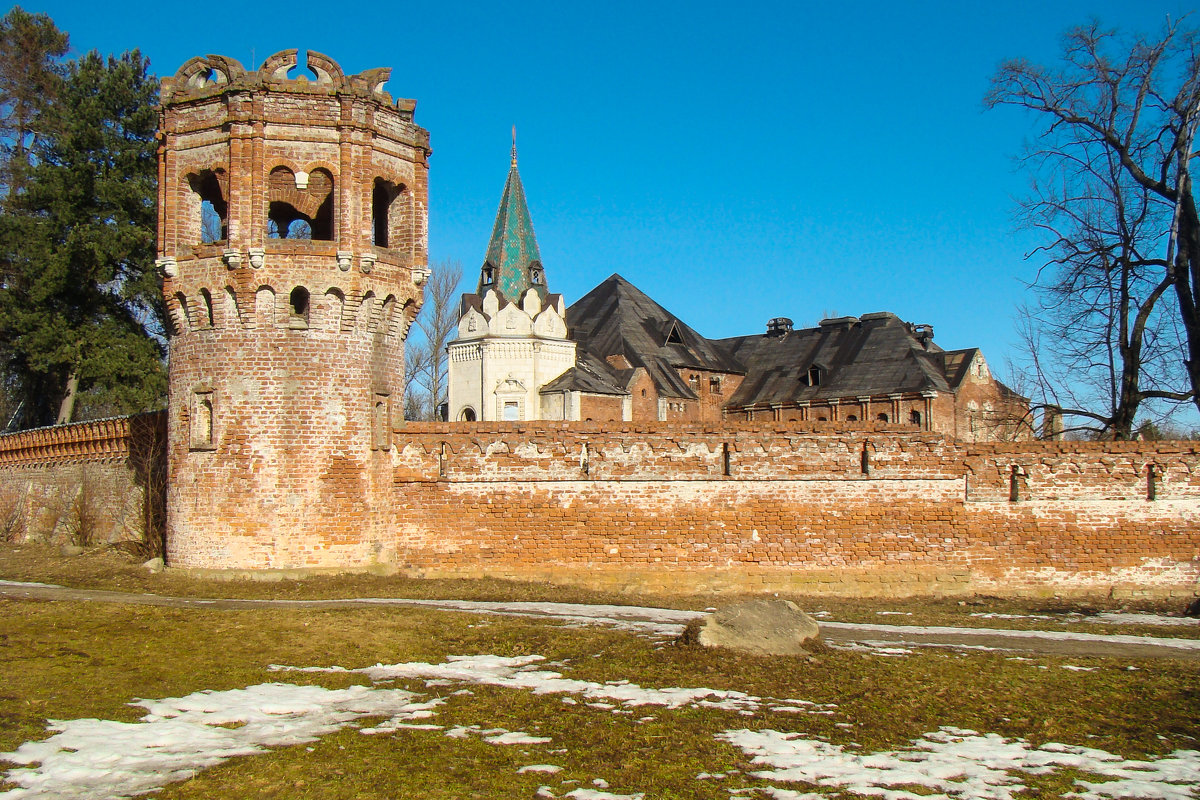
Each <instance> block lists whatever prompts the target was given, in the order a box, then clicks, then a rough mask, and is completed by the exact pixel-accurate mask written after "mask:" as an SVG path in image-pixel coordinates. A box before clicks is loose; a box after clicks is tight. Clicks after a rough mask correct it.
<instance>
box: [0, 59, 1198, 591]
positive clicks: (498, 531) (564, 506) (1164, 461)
mask: <svg viewBox="0 0 1200 800" xmlns="http://www.w3.org/2000/svg"><path fill="white" fill-rule="evenodd" d="M297 61H298V56H297V53H296V51H294V50H289V51H284V52H282V53H278V54H276V55H274V56H272V57H271V58H269V59H267V60H266V62H265V63H264V64H263V65H262V66H261V67H259V68H258V69H256V70H246V69H244V68H243V67H242V66H241V65H239V64H238V63H237V62H235V61H233V60H231V59H226V58H221V57H218V56H209V57H207V58H198V59H193V60H192V61H189V62H188V63H187V64H185V65H184V66H183V67H182V68H181V69H180V70H179V72H178V73H177V74H176V75H175V76H173V77H171V78H168V79H166V80H165V81H164V82H163V87H162V93H161V97H162V118H161V125H162V135H161V148H160V151H159V152H160V161H159V166H160V171H159V191H160V196H159V202H160V216H159V231H158V241H159V248H160V252H159V265H160V267H161V269H162V271H163V274H164V282H163V291H164V297H165V300H166V302H167V305H168V308H169V310H170V316H171V322H172V329H171V331H170V366H169V374H170V396H169V405H168V408H167V410H166V411H165V412H162V414H150V415H145V416H143V417H135V418H128V419H122V420H104V421H95V422H85V423H79V424H77V425H68V426H56V427H51V428H46V429H40V430H35V431H24V432H21V433H17V434H12V435H8V436H0V522H3V525H4V531H5V533H6V535H7V536H8V537H9V538H10V539H14V538H15V540H16V541H30V540H37V539H39V538H43V539H49V540H51V541H54V540H55V539H56V538H57V539H58V540H59V541H61V540H62V538H63V537H65V536H68V535H71V536H75V535H77V534H78V531H80V530H82V529H83V527H84V521H85V520H87V521H88V522H87V525H88V526H89V527H90V532H89V534H88V536H89V537H91V541H93V542H94V543H100V542H104V541H119V540H121V539H122V538H127V537H130V536H133V537H139V536H142V537H147V538H150V536H151V532H152V526H153V525H154V521H155V520H158V519H161V517H162V514H161V510H162V508H163V504H164V503H165V508H166V519H167V523H166V559H167V563H168V565H170V566H172V567H174V568H186V569H189V570H196V571H200V572H202V573H203V572H204V571H207V570H215V571H220V572H230V571H232V572H235V573H237V572H240V571H242V570H245V571H248V572H254V573H262V572H264V571H276V572H282V573H284V574H288V575H302V574H311V573H312V572H313V571H320V570H330V571H344V570H348V569H351V570H366V569H375V570H383V571H391V572H403V573H405V574H409V575H415V576H429V577H436V576H458V577H478V576H492V577H502V578H515V579H536V580H545V581H553V582H559V583H579V584H585V585H590V586H596V587H603V588H607V589H614V590H628V591H640V590H646V589H653V590H666V591H688V590H698V591H719V590H736V591H756V592H762V591H797V592H813V593H831V594H869V595H881V594H883V595H905V594H918V593H920V594H965V593H971V592H978V591H986V592H990V593H1007V594H1046V593H1052V592H1055V593H1057V592H1075V593H1080V594H1104V595H1109V594H1111V595H1120V596H1137V595H1154V596H1175V597H1181V596H1191V595H1193V594H1195V592H1196V586H1197V581H1198V580H1200V446H1198V445H1197V443H1195V442H1087V443H1080V442H1056V441H1049V442H1042V441H1037V442H1035V441H1018V442H1007V441H1004V442H1000V441H967V440H969V439H971V438H972V435H974V438H976V439H981V438H986V436H984V435H981V433H980V431H978V430H976V431H972V430H971V429H970V428H969V427H967V426H968V423H969V422H970V419H971V418H970V416H969V415H968V414H966V412H969V411H970V410H971V406H970V403H971V401H975V402H976V404H977V408H983V409H986V405H985V404H986V403H987V402H989V401H990V402H993V404H995V403H996V402H999V401H1001V400H1003V399H1004V396H1003V395H1001V394H998V393H997V391H998V390H997V388H996V387H997V386H998V384H996V383H995V382H994V380H993V379H991V377H990V375H989V374H988V373H987V369H986V364H985V363H984V362H983V361H982V359H981V358H980V357H979V355H978V353H977V352H975V351H960V352H955V353H946V352H943V351H941V350H940V349H939V348H937V347H936V346H935V345H934V344H933V342H932V341H931V331H928V330H927V329H924V328H920V327H913V326H909V325H906V324H904V323H902V322H901V321H900V320H898V319H896V318H895V317H893V316H891V315H889V314H874V315H864V316H863V317H860V318H859V319H857V320H854V319H841V320H829V321H827V322H826V323H825V324H823V325H821V326H819V327H818V328H815V329H812V330H807V331H798V330H791V329H789V327H788V325H787V323H786V322H784V321H776V322H775V323H774V324H773V325H772V327H771V329H770V330H769V331H768V332H767V333H766V334H763V335H755V336H747V337H739V338H735V339H727V340H720V341H711V340H707V339H705V338H703V337H701V336H700V335H699V334H697V333H696V332H695V331H693V330H692V329H691V328H690V327H688V326H687V325H685V324H684V323H683V322H682V321H681V320H679V319H678V318H677V317H674V316H673V315H671V314H669V313H668V312H666V311H665V310H663V309H662V308H661V307H660V306H659V305H658V304H656V303H654V301H652V300H650V298H648V297H646V296H645V295H644V294H642V293H641V292H639V291H637V290H636V289H635V288H634V287H633V286H632V285H631V284H629V283H628V282H627V281H625V280H624V279H622V278H620V277H618V276H614V277H613V278H610V279H609V280H607V281H605V282H604V283H602V284H601V285H600V286H599V287H597V289H596V290H594V291H592V292H590V293H589V294H588V295H586V296H585V297H584V298H582V299H581V300H579V301H578V302H576V303H575V304H574V305H572V306H571V307H570V308H567V307H566V306H565V304H564V302H563V299H562V298H561V297H558V296H556V295H554V294H551V293H550V292H549V290H548V288H547V282H546V271H545V269H544V268H543V266H542V263H541V259H540V257H539V255H538V250H537V242H536V240H535V239H534V237H533V228H532V225H531V224H530V222H529V214H528V208H527V207H526V205H525V200H524V194H523V191H522V188H521V185H520V178H519V176H518V174H517V171H516V165H515V163H514V165H513V167H512V169H511V171H510V174H509V182H508V186H507V188H506V189H505V200H504V202H503V203H502V205H501V213H500V214H499V215H498V218H497V222H496V230H495V231H494V232H493V236H492V241H491V243H490V245H489V248H488V253H487V257H486V258H485V263H484V270H483V272H482V274H481V281H480V286H479V291H478V292H477V293H476V294H475V296H474V297H470V296H469V297H468V298H467V299H466V301H465V302H464V314H463V319H462V321H461V324H460V327H459V339H458V340H457V341H456V342H455V343H454V344H453V345H451V348H450V353H451V357H452V368H457V369H465V370H466V371H467V376H466V378H464V379H463V381H460V382H458V383H457V389H456V391H460V392H466V394H465V395H456V397H458V398H459V399H458V400H453V402H457V403H460V404H462V407H465V406H467V405H470V403H473V402H477V403H478V405H476V406H472V407H473V408H474V409H475V411H476V413H477V414H479V415H480V416H484V417H486V416H491V415H493V414H495V415H498V416H507V415H512V416H514V417H516V420H514V421H508V422H503V421H501V422H489V421H481V420H476V421H474V422H444V423H416V422H406V421H405V420H403V419H402V418H401V416H400V414H399V409H400V403H399V402H398V400H399V392H400V388H401V385H402V381H401V379H402V371H403V364H404V359H403V352H404V340H405V337H406V335H407V333H408V330H409V326H410V325H411V323H412V320H413V318H414V316H415V314H416V313H417V310H418V308H419V307H420V303H421V296H422V285H423V283H424V281H425V280H426V277H427V276H428V274H429V273H428V270H427V268H426V263H427V257H426V240H425V221H426V213H427V212H426V207H425V206H426V197H427V194H426V191H427V190H426V187H427V174H428V158H429V155H430V150H429V138H428V135H427V133H426V132H425V131H424V130H422V129H421V128H420V127H418V126H417V125H416V124H415V123H414V120H413V109H414V103H413V102H412V101H410V100H398V101H396V100H393V99H392V98H391V97H390V96H389V95H388V94H387V93H385V92H384V91H383V87H382V85H383V81H384V79H385V78H386V77H387V71H386V70H371V71H368V72H364V73H361V74H359V75H344V74H343V73H342V70H341V69H340V68H339V67H338V65H337V64H335V63H333V62H332V61H330V60H329V59H327V58H325V57H324V56H321V55H319V54H316V53H312V52H309V53H308V56H307V72H309V73H311V76H308V75H305V74H303V73H304V72H305V70H302V69H301V68H300V67H299V65H298V63H297ZM489 270H490V271H489ZM471 376H478V378H472V377H471ZM472 380H474V383H472V382H471V381H472ZM464 387H466V388H465V389H464ZM472 393H473V394H472ZM467 395H471V396H472V397H474V398H478V399H477V400H470V401H467V400H463V399H462V398H463V397H466V396H467ZM510 403H511V404H512V405H509V404H510ZM994 408H995V406H993V409H994ZM461 411H462V408H456V409H455V416H456V417H458V416H466V415H465V414H462V413H461ZM914 412H915V413H916V414H919V415H920V417H919V424H909V423H910V422H912V423H917V422H918V418H917V417H915V416H913V414H914ZM164 415H165V418H164ZM538 415H540V416H552V417H557V418H558V421H552V420H550V421H548V420H541V421H537V420H531V418H532V417H533V416H538ZM587 417H592V421H587ZM581 418H582V419H581ZM885 418H886V419H885ZM568 420H578V421H568ZM897 422H900V423H901V424H899V425H897V424H896V423H897ZM954 426H958V427H957V428H956V427H954ZM164 430H165V431H166V439H167V441H166V448H165V461H166V465H167V466H166V470H165V472H166V479H165V486H166V488H165V493H164V491H163V486H164V480H162V479H161V475H162V472H163V471H162V470H161V469H160V468H159V466H158V465H160V464H161V463H162V461H163V460H164V459H163V458H162V451H161V450H160V449H159V444H160V443H161V441H162V440H161V436H160V432H161V431H164ZM953 434H957V435H953ZM89 498H90V499H89ZM99 498H103V502H102V504H98V503H97V500H98V499H99ZM153 530H157V528H153ZM71 531H75V532H76V533H74V534H72V533H71Z"/></svg>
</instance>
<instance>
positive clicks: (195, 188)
mask: <svg viewBox="0 0 1200 800" xmlns="http://www.w3.org/2000/svg"><path fill="white" fill-rule="evenodd" d="M187 181H188V186H189V187H190V188H191V190H192V193H193V195H194V196H195V197H196V198H198V199H199V201H200V204H199V210H200V218H199V220H197V224H198V227H199V237H198V241H199V242H200V243H201V244H212V243H213V242H223V241H225V240H226V239H228V238H229V204H228V202H227V200H226V196H225V195H226V187H227V185H228V178H227V176H226V174H225V170H221V169H217V170H210V169H206V170H202V171H201V172H199V173H193V174H191V175H188V176H187ZM193 208H195V206H193ZM192 213H195V212H194V211H193V212H192ZM193 241H197V240H195V239H194V240H193Z"/></svg>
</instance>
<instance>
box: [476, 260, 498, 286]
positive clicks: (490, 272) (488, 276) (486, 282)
mask: <svg viewBox="0 0 1200 800" xmlns="http://www.w3.org/2000/svg"><path fill="white" fill-rule="evenodd" d="M479 282H480V285H482V286H491V285H492V284H493V283H495V282H496V268H495V267H493V266H492V265H491V264H484V265H483V274H482V275H481V276H480V279H479Z"/></svg>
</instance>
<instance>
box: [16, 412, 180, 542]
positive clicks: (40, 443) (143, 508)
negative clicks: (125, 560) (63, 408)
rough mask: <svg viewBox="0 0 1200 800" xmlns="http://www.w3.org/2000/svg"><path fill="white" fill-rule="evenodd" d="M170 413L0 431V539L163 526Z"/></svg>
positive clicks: (98, 535) (78, 536) (63, 537)
mask: <svg viewBox="0 0 1200 800" xmlns="http://www.w3.org/2000/svg"><path fill="white" fill-rule="evenodd" d="M165 423H166V419H165V415H164V414H163V413H161V412H159V413H155V414H141V415H137V416H133V417H123V418H120V419H105V420H96V421H92V422H81V423H77V424H74V425H60V426H56V427H53V428H40V429H38V430H32V431H24V432H21V433H15V434H9V435H6V436H0V539H3V540H6V541H15V542H27V541H42V542H52V543H56V544H62V543H68V542H70V543H76V544H89V545H90V544H104V543H111V542H118V541H125V540H135V541H140V540H144V539H145V537H146V535H147V532H148V531H150V532H151V533H153V531H154V530H155V529H156V527H157V526H159V525H161V512H162V500H163V498H162V492H163V489H164V480H163V479H164V476H163V474H162V472H161V471H160V470H157V469H156V465H159V464H161V456H162V449H163V443H164V441H165V436H166V430H165Z"/></svg>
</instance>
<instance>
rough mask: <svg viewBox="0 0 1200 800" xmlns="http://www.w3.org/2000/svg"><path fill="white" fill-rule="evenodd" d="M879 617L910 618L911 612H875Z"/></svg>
mask: <svg viewBox="0 0 1200 800" xmlns="http://www.w3.org/2000/svg"><path fill="white" fill-rule="evenodd" d="M875 613H876V614H878V615H879V616H881V617H911V616H912V612H911V611H876V612H875Z"/></svg>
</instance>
